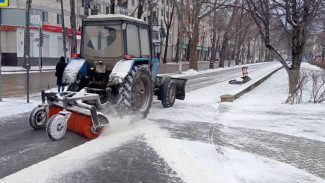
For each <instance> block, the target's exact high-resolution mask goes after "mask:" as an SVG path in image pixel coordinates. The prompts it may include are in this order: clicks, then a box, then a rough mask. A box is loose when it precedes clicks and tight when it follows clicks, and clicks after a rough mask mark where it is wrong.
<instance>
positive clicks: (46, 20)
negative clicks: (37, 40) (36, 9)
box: [42, 11, 49, 22]
mask: <svg viewBox="0 0 325 183" xmlns="http://www.w3.org/2000/svg"><path fill="white" fill-rule="evenodd" d="M42 19H43V22H49V12H47V11H43V13H42Z"/></svg>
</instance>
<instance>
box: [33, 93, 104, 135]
mask: <svg viewBox="0 0 325 183" xmlns="http://www.w3.org/2000/svg"><path fill="white" fill-rule="evenodd" d="M45 98H46V99H47V103H48V104H45ZM100 109H102V106H101V104H100V102H99V96H98V95H97V94H92V93H86V92H85V90H81V91H80V92H63V93H53V92H51V93H45V92H44V91H42V105H39V106H38V107H37V108H35V109H34V110H33V111H35V112H33V111H32V113H31V115H30V124H31V126H32V127H33V128H35V129H40V128H41V127H45V126H46V132H47V135H48V137H49V138H51V139H52V140H59V139H61V138H63V136H64V135H65V133H66V130H69V131H73V132H76V133H78V134H81V135H83V136H85V137H87V138H89V139H94V138H97V137H98V136H99V135H100V134H101V132H102V130H103V127H104V126H108V125H109V121H108V119H107V118H106V116H105V115H104V114H102V113H101V112H98V111H97V110H100ZM36 112H38V113H36ZM42 116H43V118H42ZM46 119H49V120H48V121H47V122H46ZM40 122H43V123H44V124H40ZM32 124H33V125H32ZM36 125H37V128H36V127H35V126H36Z"/></svg>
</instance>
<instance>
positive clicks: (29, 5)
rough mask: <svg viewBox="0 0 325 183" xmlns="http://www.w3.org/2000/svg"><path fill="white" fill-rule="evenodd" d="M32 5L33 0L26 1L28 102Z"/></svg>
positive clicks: (27, 93)
mask: <svg viewBox="0 0 325 183" xmlns="http://www.w3.org/2000/svg"><path fill="white" fill-rule="evenodd" d="M31 6H32V0H27V1H26V27H25V43H24V48H25V54H24V59H25V63H26V62H27V63H26V72H27V77H26V79H27V81H26V82H27V90H26V95H27V103H29V69H30V33H29V21H30V19H29V15H30V8H31Z"/></svg>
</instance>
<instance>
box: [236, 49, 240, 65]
mask: <svg viewBox="0 0 325 183" xmlns="http://www.w3.org/2000/svg"><path fill="white" fill-rule="evenodd" d="M240 50H241V45H239V44H238V47H237V52H236V60H235V65H239V57H240Z"/></svg>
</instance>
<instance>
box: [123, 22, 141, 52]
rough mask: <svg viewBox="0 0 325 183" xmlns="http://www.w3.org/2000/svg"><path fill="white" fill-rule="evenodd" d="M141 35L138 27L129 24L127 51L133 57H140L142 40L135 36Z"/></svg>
mask: <svg viewBox="0 0 325 183" xmlns="http://www.w3.org/2000/svg"><path fill="white" fill-rule="evenodd" d="M138 34H139V29H138V27H137V26H136V25H133V24H128V25H127V31H126V36H127V49H128V54H129V55H133V56H134V57H140V45H139V43H140V40H139V36H134V35H138Z"/></svg>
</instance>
